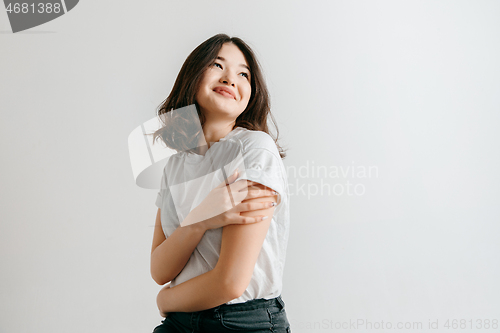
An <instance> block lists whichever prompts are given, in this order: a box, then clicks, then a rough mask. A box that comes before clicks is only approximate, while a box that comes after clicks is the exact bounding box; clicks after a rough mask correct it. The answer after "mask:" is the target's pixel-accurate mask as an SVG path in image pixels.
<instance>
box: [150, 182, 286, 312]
mask: <svg viewBox="0 0 500 333" xmlns="http://www.w3.org/2000/svg"><path fill="white" fill-rule="evenodd" d="M259 185H260V184H259ZM259 187H260V188H266V187H265V186H264V185H260V186H259ZM271 200H272V198H269V199H267V200H266V201H271ZM274 200H275V201H276V197H275V198H274ZM252 201H255V202H262V201H263V199H262V198H254V199H249V200H247V202H252ZM262 214H263V215H267V216H269V218H268V219H266V220H264V221H262V222H257V223H251V224H246V225H241V224H238V225H236V224H230V225H226V226H225V227H223V230H222V244H221V251H220V255H219V260H218V262H217V265H216V266H215V268H214V269H213V270H211V271H209V272H207V273H205V274H201V275H199V276H197V277H195V278H192V279H190V280H188V281H185V282H184V283H181V284H179V285H177V286H175V287H172V288H170V286H169V285H168V286H166V287H164V288H163V289H162V290H161V291H160V292H159V294H158V297H157V299H156V301H157V305H158V309H159V310H160V314H161V315H162V316H164V317H165V316H166V315H167V313H168V312H193V311H201V310H205V309H210V308H213V307H215V306H218V305H220V304H223V303H226V302H228V301H230V300H232V299H235V298H238V297H239V296H241V295H242V294H243V292H244V291H245V289H246V288H247V286H248V284H249V283H250V279H251V278H252V274H253V270H254V267H255V263H256V262H257V258H258V256H259V253H260V250H261V248H262V244H263V242H264V239H265V237H266V234H267V231H268V229H269V225H270V223H271V220H272V216H273V214H274V207H271V208H268V209H266V210H260V211H253V212H244V213H241V215H245V216H256V215H262ZM157 221H158V218H157ZM184 228H186V227H184ZM159 230H160V231H161V228H159ZM157 231H158V228H156V230H155V238H154V239H153V249H152V260H153V254H154V253H155V239H156V244H158V243H160V241H161V239H160V240H159V239H158V237H160V236H157V235H156V232H157ZM177 231H178V230H176V231H175V232H177ZM162 233H163V232H162ZM179 235H181V233H179ZM183 235H184V241H185V242H187V243H188V244H186V243H184V246H185V245H187V247H186V246H185V247H184V249H185V251H184V253H177V255H175V256H173V255H172V256H171V258H170V260H171V262H170V263H171V264H174V265H169V266H170V267H174V266H175V267H176V269H174V270H173V271H172V272H171V273H170V275H169V278H170V277H171V278H170V280H172V279H173V277H175V276H176V275H177V274H178V273H179V272H180V271H181V270H182V268H183V267H184V265H185V264H186V262H187V260H188V259H189V257H190V256H191V253H192V252H193V251H194V248H195V247H196V245H197V244H198V243H199V241H200V239H201V237H202V236H203V234H201V235H200V233H199V232H198V233H197V232H196V231H195V232H194V233H191V234H190V236H188V234H187V233H185V234H183ZM172 236H173V234H172V235H171V236H170V237H172ZM170 237H169V238H170ZM163 238H164V235H163ZM179 238H180V237H179ZM179 240H180V239H179ZM161 245H163V244H161ZM157 246H159V245H157ZM152 265H153V261H152ZM180 266H182V267H180ZM179 267H180V269H179ZM152 272H153V266H152ZM152 274H153V273H152ZM172 276H173V277H172ZM170 280H169V281H170ZM155 281H156V279H155ZM157 282H158V283H159V284H160V283H161V282H164V281H161V282H159V281H157ZM167 282H168V281H167ZM165 283H166V282H165ZM162 284H164V283H162Z"/></svg>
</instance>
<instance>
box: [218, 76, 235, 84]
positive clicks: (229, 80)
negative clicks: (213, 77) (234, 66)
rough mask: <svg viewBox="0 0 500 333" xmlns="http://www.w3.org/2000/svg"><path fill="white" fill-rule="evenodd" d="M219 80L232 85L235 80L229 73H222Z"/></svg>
mask: <svg viewBox="0 0 500 333" xmlns="http://www.w3.org/2000/svg"><path fill="white" fill-rule="evenodd" d="M219 81H220V82H221V83H225V84H229V85H231V86H233V87H234V82H236V81H235V79H234V78H233V77H232V75H231V74H224V75H222V76H221V78H220V80H219Z"/></svg>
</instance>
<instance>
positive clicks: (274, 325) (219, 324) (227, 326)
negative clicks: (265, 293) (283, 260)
mask: <svg viewBox="0 0 500 333" xmlns="http://www.w3.org/2000/svg"><path fill="white" fill-rule="evenodd" d="M226 332H252V333H261V332H266V333H269V332H277V333H290V332H292V331H291V329H290V323H289V322H288V318H287V317H286V312H285V303H284V302H283V300H282V299H281V296H278V297H276V298H273V299H263V298H261V299H254V300H251V301H248V302H245V303H237V304H222V305H219V306H217V307H215V308H212V309H208V310H203V311H197V312H171V313H169V314H168V316H167V318H165V319H164V320H163V321H162V324H161V325H159V326H157V327H155V329H154V331H153V333H226Z"/></svg>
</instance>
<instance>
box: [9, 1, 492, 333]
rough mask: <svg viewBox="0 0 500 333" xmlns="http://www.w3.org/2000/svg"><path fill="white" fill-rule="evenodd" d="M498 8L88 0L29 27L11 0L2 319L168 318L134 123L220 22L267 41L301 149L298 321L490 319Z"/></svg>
mask: <svg viewBox="0 0 500 333" xmlns="http://www.w3.org/2000/svg"><path fill="white" fill-rule="evenodd" d="M499 17H500V2H498V1H479V0H475V1H457V0H453V1H441V0H440V1H326V0H324V1H279V2H269V1H226V0H224V1H223V0H220V1H159V0H156V1H146V2H140V1H124V0H121V1H116V0H115V1H95V0H93V1H92V0H85V1H83V0H82V1H80V3H79V4H78V5H77V6H76V7H75V8H74V9H73V10H72V11H70V12H68V13H67V14H66V15H63V16H62V17H60V18H58V19H56V20H54V21H51V22H48V23H46V24H44V25H41V26H38V27H35V28H33V29H30V30H27V31H25V32H21V33H16V34H12V33H11V30H10V25H9V22H8V19H7V14H6V12H5V10H4V8H0V30H1V33H0V96H1V97H0V149H1V153H2V163H1V166H0V168H1V169H0V171H1V172H0V183H1V185H0V187H1V201H0V202H1V210H0V249H1V256H0V267H1V271H0V282H1V283H0V332H50V333H56V332H69V331H71V332H82V333H83V332H85V333H88V332H92V333H96V332H131V333H132V332H152V331H153V329H154V327H155V326H157V325H159V324H160V320H161V319H162V318H161V317H160V315H159V312H158V310H157V308H156V295H157V292H158V291H159V290H160V289H161V286H158V285H157V284H156V283H155V282H154V281H153V280H152V278H151V276H150V271H149V264H150V251H151V242H152V236H153V226H154V221H155V217H156V211H157V208H156V206H155V204H154V202H155V199H156V194H157V190H146V189H142V188H140V187H138V186H136V185H135V183H134V179H133V175H132V170H131V166H130V159H129V154H128V146H127V139H128V135H129V133H130V132H131V131H132V130H133V129H134V128H135V127H137V126H139V125H140V124H142V123H143V122H145V121H147V120H149V119H151V118H153V117H154V116H155V112H156V108H157V106H158V105H159V104H160V103H161V102H162V101H163V100H164V99H165V98H166V97H167V95H168V94H169V92H170V89H171V87H172V85H173V83H174V80H175V78H176V76H177V73H178V72H179V70H180V67H181V65H182V63H183V62H184V60H185V59H186V57H187V56H188V54H189V53H190V52H191V51H192V50H193V49H194V48H195V47H196V46H197V45H199V44H200V43H201V42H203V41H204V40H206V39H207V38H209V37H211V36H213V35H215V34H217V33H221V32H222V33H227V34H229V35H231V36H238V37H241V38H242V39H243V40H245V41H247V42H248V44H250V45H251V47H253V48H254V50H255V51H256V53H257V56H258V58H259V60H260V62H261V63H262V66H263V69H264V73H265V76H266V79H267V82H268V85H269V89H270V92H271V95H272V112H273V114H274V116H275V118H276V120H277V123H278V128H279V131H280V132H279V133H280V143H281V144H282V145H283V146H284V147H285V148H287V149H288V151H287V153H288V156H287V157H286V158H285V160H284V163H285V166H286V167H287V168H288V172H289V186H290V194H291V195H292V196H291V211H290V213H291V229H290V239H289V244H288V252H287V262H286V266H285V274H284V287H283V293H282V296H283V299H284V301H285V303H286V309H287V312H288V316H289V320H290V322H291V324H292V331H293V332H295V333H302V332H320V331H339V332H340V331H342V332H363V331H365V330H366V329H367V328H368V329H369V328H370V327H367V326H366V325H367V324H366V321H369V322H371V324H372V325H373V326H372V328H371V329H369V330H368V331H380V332H382V331H384V330H383V329H382V328H381V326H380V325H381V322H383V325H387V323H391V327H392V329H395V328H396V327H397V326H396V325H398V323H401V324H399V327H400V328H401V330H406V331H408V332H411V331H413V330H417V329H418V323H421V325H422V326H421V329H418V331H427V330H428V326H429V322H433V323H434V322H436V321H438V323H437V324H438V325H439V330H438V331H445V330H446V327H445V326H444V325H445V324H446V320H448V319H449V320H450V321H449V325H450V327H451V324H452V322H451V320H453V319H457V320H466V325H472V328H469V326H467V329H465V330H464V331H467V332H472V331H481V332H483V331H488V332H489V331H493V328H494V326H491V328H490V329H489V330H487V329H485V328H486V324H487V322H486V320H489V325H494V320H497V324H498V325H500V323H498V320H500V287H499V284H498V281H499V280H500V265H499V263H500V262H499V254H500V242H499V233H500V225H499V217H500V212H499V204H498V201H499V195H500V190H499V188H500V187H499V185H500V176H499V173H498V170H500V155H499V154H498V153H499V151H500V135H499V134H498V127H499V125H500V112H499V111H500V62H499V61H498V59H500V20H499ZM324 170H327V173H325V172H324ZM363 170H364V171H363ZM353 322H355V323H356V325H354V326H353V324H352V323H353ZM363 323H364V324H363ZM377 323H378V326H377ZM414 323H417V326H416V327H415V326H412V325H415V324H414ZM480 324H481V325H483V326H482V327H483V329H478V327H479V326H478V325H480ZM385 328H387V326H385ZM497 328H498V326H497ZM432 331H434V332H435V331H437V330H436V329H434V330H432Z"/></svg>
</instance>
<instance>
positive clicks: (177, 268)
mask: <svg viewBox="0 0 500 333" xmlns="http://www.w3.org/2000/svg"><path fill="white" fill-rule="evenodd" d="M204 234H205V229H203V228H202V227H201V226H200V225H190V226H186V227H179V228H177V229H176V230H175V231H174V232H173V233H172V234H171V235H170V236H169V237H168V238H167V239H165V240H164V241H163V243H161V244H160V245H159V246H158V247H157V248H156V249H155V250H154V251H153V253H152V254H151V276H152V277H153V279H154V280H155V281H156V283H158V284H159V285H164V284H165V283H167V282H170V281H171V280H173V279H174V278H175V277H176V276H177V275H178V274H179V273H180V272H181V271H182V269H183V268H184V266H185V265H186V263H187V262H188V260H189V258H190V257H191V254H192V253H193V251H194V249H195V248H196V246H197V245H198V243H199V242H200V240H201V238H202V237H203V235H204Z"/></svg>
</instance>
